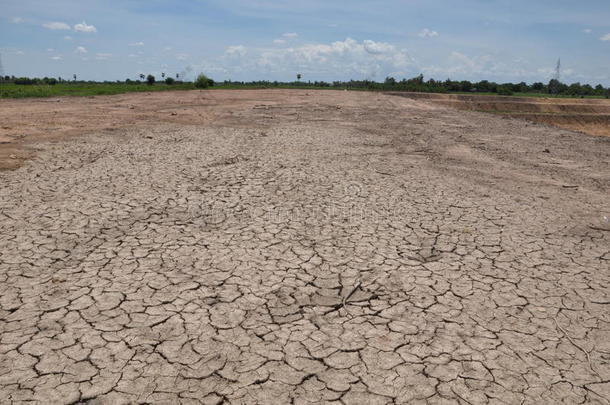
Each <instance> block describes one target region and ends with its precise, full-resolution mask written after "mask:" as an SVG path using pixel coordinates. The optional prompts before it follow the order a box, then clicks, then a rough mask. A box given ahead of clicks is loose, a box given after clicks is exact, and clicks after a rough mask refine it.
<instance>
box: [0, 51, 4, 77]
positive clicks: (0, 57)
mask: <svg viewBox="0 0 610 405" xmlns="http://www.w3.org/2000/svg"><path fill="white" fill-rule="evenodd" d="M2 80H4V67H2V54H1V53H0V82H1V81H2Z"/></svg>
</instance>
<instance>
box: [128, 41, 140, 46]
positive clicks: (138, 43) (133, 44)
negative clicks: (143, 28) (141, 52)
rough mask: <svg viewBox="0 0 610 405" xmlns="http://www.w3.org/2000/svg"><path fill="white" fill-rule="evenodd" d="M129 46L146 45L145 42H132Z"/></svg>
mask: <svg viewBox="0 0 610 405" xmlns="http://www.w3.org/2000/svg"><path fill="white" fill-rule="evenodd" d="M129 46H144V42H142V41H140V42H132V43H131V44H129Z"/></svg>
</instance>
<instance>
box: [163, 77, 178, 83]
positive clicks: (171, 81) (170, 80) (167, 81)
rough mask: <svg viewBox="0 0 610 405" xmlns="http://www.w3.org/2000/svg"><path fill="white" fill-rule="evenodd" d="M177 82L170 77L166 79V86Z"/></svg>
mask: <svg viewBox="0 0 610 405" xmlns="http://www.w3.org/2000/svg"><path fill="white" fill-rule="evenodd" d="M175 82H176V81H175V80H174V79H173V78H172V77H168V78H167V79H165V84H169V85H172V84H174V83H175Z"/></svg>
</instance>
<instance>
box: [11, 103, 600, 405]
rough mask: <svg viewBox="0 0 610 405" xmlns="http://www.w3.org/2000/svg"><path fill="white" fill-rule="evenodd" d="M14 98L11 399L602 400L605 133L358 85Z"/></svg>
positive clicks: (255, 401) (99, 401)
mask: <svg viewBox="0 0 610 405" xmlns="http://www.w3.org/2000/svg"><path fill="white" fill-rule="evenodd" d="M59 106H61V109H60V107H59ZM0 107H2V108H0V121H1V122H3V124H4V125H5V126H8V127H11V129H7V130H5V131H6V133H5V136H6V137H7V139H9V140H10V142H11V143H10V144H5V145H9V146H11V147H12V148H14V149H15V150H18V151H20V150H22V149H23V148H27V149H28V150H30V152H31V158H30V159H29V160H21V163H22V166H21V167H20V168H18V169H16V170H6V171H3V172H0V187H1V191H2V192H1V193H0V398H2V400H1V402H6V403H45V404H47V403H52V404H58V403H65V404H75V403H88V404H92V405H93V404H113V405H114V404H127V403H153V404H175V403H189V404H191V403H204V404H221V403H223V404H265V405H267V404H282V405H284V404H291V403H293V404H318V403H328V404H347V405H350V404H354V405H356V404H474V403H476V404H479V403H491V404H542V403H544V404H557V403H564V404H575V403H590V404H607V403H608V399H609V398H610V383H609V382H608V381H610V312H609V311H608V308H609V305H610V289H609V288H608V287H609V283H610V265H609V264H610V221H609V220H608V218H609V217H610V201H609V200H608V195H609V191H610V138H606V137H592V136H583V135H582V134H577V133H574V132H570V131H566V130H561V129H556V128H550V127H547V126H542V125H536V124H529V123H527V122H525V121H521V120H514V119H506V118H503V117H496V116H493V115H489V114H483V113H476V112H467V111H456V110H454V109H448V108H445V107H442V106H436V105H434V104H430V103H423V102H420V101H415V100H410V99H407V98H400V97H390V96H385V95H380V94H373V93H361V92H331V91H328V92H326V91H324V92H304V91H226V92H216V91H214V92H199V91H197V92H188V93H186V92H181V93H178V94H169V93H164V94H155V95H149V96H144V95H129V96H118V97H108V98H99V99H98V98H96V99H82V100H81V99H69V100H65V99H62V100H61V102H59V103H55V104H52V103H47V104H42V103H32V104H28V103H21V102H12V101H10V102H0ZM132 107H133V108H132ZM75 116H76V118H75ZM79 117H80V119H79ZM21 120H23V122H24V123H26V124H24V125H23V129H24V130H23V132H21V129H20V128H21V127H20V126H19V124H18V123H19V122H20V121H21ZM77 125H82V127H81V128H80V132H79V129H78V128H77V127H76V126H77ZM50 127H52V128H56V129H55V130H53V132H52V133H49V132H50V131H51V130H50V129H48V128H50ZM61 128H63V129H61ZM26 130H27V132H26ZM20 134H22V135H24V136H23V137H18V136H19V135H20ZM2 147H3V145H0V148H2Z"/></svg>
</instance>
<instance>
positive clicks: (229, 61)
mask: <svg viewBox="0 0 610 405" xmlns="http://www.w3.org/2000/svg"><path fill="white" fill-rule="evenodd" d="M246 52H247V55H248V57H247V58H238V57H239V56H244V55H245V54H246ZM413 65H414V61H413V60H412V58H411V57H410V56H409V54H408V53H407V52H406V51H405V50H403V49H399V48H397V47H396V46H394V45H392V44H389V43H385V42H375V41H372V40H365V41H356V40H354V39H351V38H347V39H345V40H344V41H335V42H331V43H309V44H304V45H301V46H297V47H269V48H248V49H247V51H246V48H245V47H243V46H234V47H230V48H229V49H227V51H226V52H225V55H224V56H223V57H221V58H218V59H214V60H213V59H210V60H208V61H207V62H204V63H203V64H201V65H200V66H197V69H198V70H201V71H204V72H208V73H210V74H214V75H217V76H221V77H224V78H233V79H235V78H240V80H248V79H251V78H254V77H264V78H268V77H270V76H276V77H283V78H285V79H289V78H293V76H294V74H296V72H300V73H302V74H304V75H306V76H307V77H312V78H313V77H316V78H326V79H327V80H329V79H332V80H338V79H344V78H345V76H346V75H348V77H349V76H351V77H352V78H354V79H363V78H367V79H374V78H375V77H378V78H383V77H385V76H383V75H385V74H387V73H388V72H405V71H407V70H409V69H410V68H412V67H413Z"/></svg>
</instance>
